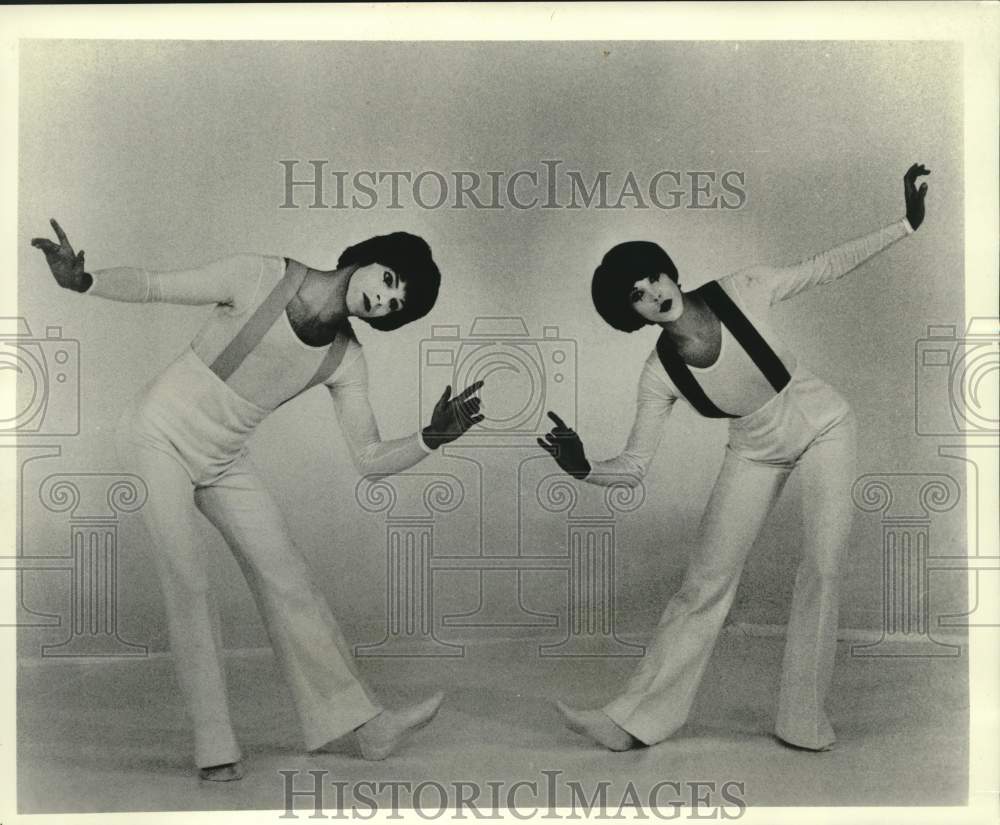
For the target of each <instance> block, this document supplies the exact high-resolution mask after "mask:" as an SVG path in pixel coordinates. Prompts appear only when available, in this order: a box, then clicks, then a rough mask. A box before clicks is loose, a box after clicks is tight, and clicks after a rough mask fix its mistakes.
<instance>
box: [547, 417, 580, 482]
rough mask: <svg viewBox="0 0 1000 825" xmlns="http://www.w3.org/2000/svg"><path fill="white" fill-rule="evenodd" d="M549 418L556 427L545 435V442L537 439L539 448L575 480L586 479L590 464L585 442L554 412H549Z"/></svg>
mask: <svg viewBox="0 0 1000 825" xmlns="http://www.w3.org/2000/svg"><path fill="white" fill-rule="evenodd" d="M549 418H551V419H552V420H553V421H554V422H555V427H553V428H552V430H550V431H549V432H548V433H546V434H545V440H544V441H543V440H542V439H541V438H539V439H537V441H538V446H539V447H541V448H542V449H543V450H545V452H547V453H548V454H549V455H550V456H552V457H553V458H554V459H555V460H556V464H558V465H559V466H560V467H562V468H563V470H565V471H566V472H567V473H569V474H570V475H571V476H573V477H574V478H586V477H587V476H588V475H590V462H589V461H587V456H586V455H584V452H583V442H582V441H580V436H578V435H577V434H576V433H575V432H574V431H573V430H571V429H570V428H569V427H567V426H566V423H565V422H564V421H563V420H562V419H561V418H560V417H559V416H558V415H556V414H555V413H554V412H552V411H551V410H550V411H549Z"/></svg>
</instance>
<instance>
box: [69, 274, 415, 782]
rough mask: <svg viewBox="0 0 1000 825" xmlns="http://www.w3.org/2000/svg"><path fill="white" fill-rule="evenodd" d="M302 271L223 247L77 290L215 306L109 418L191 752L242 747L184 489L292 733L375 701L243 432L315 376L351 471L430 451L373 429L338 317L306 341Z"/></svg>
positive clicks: (232, 753) (311, 736) (205, 757)
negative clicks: (248, 594)
mask: <svg viewBox="0 0 1000 825" xmlns="http://www.w3.org/2000/svg"><path fill="white" fill-rule="evenodd" d="M304 274H305V268H304V267H302V265H301V264H297V263H295V262H290V263H286V261H285V259H284V258H277V257H263V256H256V255H237V256H234V257H230V258H225V259H222V260H220V261H216V262H214V263H212V264H209V265H208V266H205V267H201V268H198V269H192V270H184V271H176V272H150V271H148V270H144V269H132V268H118V269H110V270H100V271H97V272H95V273H93V277H94V282H93V284H92V286H91V288H90V289H89V290H88V292H87V294H92V295H97V296H100V297H104V298H110V299H112V300H119V301H167V302H171V303H184V304H214V305H215V309H214V311H213V313H212V315H211V317H210V318H209V319H208V321H207V322H206V324H205V325H204V326H203V328H202V329H201V331H200V332H199V333H198V335H197V337H196V338H195V339H194V341H193V342H192V345H191V347H190V348H188V349H186V350H185V351H184V353H183V354H182V355H181V356H180V357H179V358H178V359H177V360H176V361H174V363H173V364H171V365H170V366H169V367H167V369H166V370H165V371H164V372H163V373H162V374H161V375H160V376H159V377H157V378H156V379H155V380H154V381H152V382H151V383H150V384H149V385H148V386H147V387H146V389H145V391H144V392H143V393H142V394H141V395H140V396H139V398H137V399H136V401H135V402H133V404H132V405H130V406H129V407H128V408H127V409H126V410H125V411H124V414H123V415H122V416H121V419H120V423H119V428H118V448H119V454H120V456H121V459H122V461H123V463H124V464H125V465H126V467H127V469H128V470H129V471H131V472H134V473H137V474H138V475H139V476H140V477H141V478H142V479H143V480H144V481H145V482H146V484H147V486H148V488H149V499H148V503H147V505H146V506H145V508H144V509H143V515H144V518H145V521H146V524H147V526H148V528H149V531H150V533H151V534H152V538H153V542H154V545H153V559H154V561H155V564H156V569H157V573H158V576H159V579H160V582H161V585H162V589H163V595H164V601H165V607H166V614H167V620H168V625H169V638H170V647H171V650H172V653H173V657H174V661H175V665H176V669H177V674H178V677H179V681H180V684H181V687H182V690H183V692H184V694H185V697H186V700H187V705H188V709H189V712H190V716H191V719H192V721H193V723H194V737H195V748H194V750H195V762H196V764H197V765H198V766H199V767H208V766H212V765H220V764H225V763H229V762H235V761H237V760H239V759H240V749H239V746H238V744H237V742H236V737H235V735H234V733H233V728H232V724H231V722H230V718H229V710H228V703H227V697H226V688H225V681H224V677H223V665H222V644H221V640H220V637H219V622H218V615H217V612H216V608H215V605H214V602H213V598H212V593H211V588H210V586H209V583H208V580H207V578H206V575H205V568H204V560H203V557H202V547H201V542H200V541H199V540H198V533H197V525H196V522H195V519H196V516H195V513H194V509H193V508H192V506H191V504H192V499H193V502H194V504H195V505H196V506H197V508H198V509H199V510H200V511H201V512H202V513H203V514H204V515H205V516H206V517H207V518H208V520H209V521H210V522H211V523H212V524H213V525H215V527H216V528H218V530H219V531H220V532H221V533H222V535H223V536H224V537H225V539H226V542H227V543H228V545H229V547H230V548H231V550H232V552H233V554H234V555H235V557H236V559H237V561H238V562H239V565H240V567H241V569H242V571H243V573H244V575H245V576H246V579H247V582H248V583H249V585H250V588H251V591H252V592H253V595H254V598H255V600H256V602H257V605H258V608H259V610H260V613H261V616H262V618H263V620H264V625H265V627H266V629H267V633H268V637H269V639H270V641H271V644H272V646H273V648H274V651H275V654H276V657H277V659H278V662H279V664H280V666H281V669H282V670H283V672H284V675H285V678H286V679H287V681H288V684H289V687H290V688H291V692H292V695H293V697H294V701H295V706H296V710H297V712H298V716H299V719H300V722H301V726H302V731H303V734H304V739H305V745H306V747H307V748H309V749H314V748H317V747H320V746H321V745H323V744H325V743H326V742H329V741H330V740H332V739H334V738H336V737H339V736H342V735H344V734H345V733H348V732H349V731H351V730H353V729H354V728H357V727H358V726H359V725H361V724H363V723H364V722H365V721H367V720H368V719H371V718H372V717H373V716H375V715H376V714H377V713H378V712H379V711H380V710H381V708H380V707H379V706H378V705H377V704H376V703H375V701H374V700H373V699H372V698H371V697H370V696H369V694H368V693H367V691H366V690H365V688H364V686H363V684H362V683H361V681H360V679H359V678H358V675H357V673H356V671H355V669H354V667H353V663H352V660H351V655H350V650H349V647H348V645H347V643H346V642H345V640H344V638H343V636H342V635H341V632H340V629H339V628H338V626H337V623H336V621H335V620H334V618H333V615H332V614H331V612H330V609H329V607H328V606H327V603H326V600H325V599H324V598H323V596H322V594H321V593H320V592H319V591H318V590H317V588H316V586H315V584H314V577H313V576H312V574H311V573H310V571H309V569H308V566H307V564H306V560H305V558H304V556H303V555H302V553H301V552H300V551H299V550H298V549H297V548H296V547H295V545H294V544H293V542H292V540H291V537H290V536H289V533H288V529H287V526H286V524H285V522H284V520H283V519H282V516H281V513H280V512H279V510H278V508H277V506H276V505H275V503H274V501H273V499H272V497H271V495H270V494H269V492H268V491H267V489H266V488H265V486H264V485H263V483H262V482H261V481H260V479H259V478H258V476H257V474H256V472H255V471H254V468H253V466H252V465H251V463H250V461H249V460H248V457H247V451H246V446H245V444H246V441H247V439H248V438H249V436H250V435H251V433H252V432H253V430H254V428H255V427H256V426H257V424H259V423H260V421H261V420H263V419H264V418H265V417H266V416H267V415H268V414H269V413H270V412H272V411H273V410H274V409H276V408H277V407H278V406H280V405H281V404H283V403H285V401H287V400H289V399H291V398H293V397H295V396H296V395H298V394H300V393H301V392H303V391H304V390H306V389H308V388H309V387H311V386H313V385H315V384H317V383H323V384H325V385H326V387H327V388H328V389H329V391H330V394H331V396H332V398H333V401H334V405H335V409H336V413H337V417H338V419H339V421H340V423H341V426H342V428H343V430H344V434H345V436H346V440H347V444H348V448H349V450H350V453H351V456H352V458H353V461H354V464H355V466H356V468H357V469H358V471H359V472H361V473H362V474H367V473H379V474H385V473H394V472H399V471H401V470H404V469H406V468H408V467H411V466H413V465H414V464H415V463H416V462H418V461H419V460H420V459H422V458H423V457H425V456H426V455H427V453H428V450H427V448H426V447H425V445H424V444H423V441H422V440H421V438H420V436H419V434H418V433H414V434H413V435H411V436H408V437H406V438H400V439H396V440H392V441H383V440H382V439H381V438H380V436H379V431H378V427H377V425H376V422H375V417H374V415H373V413H372V410H371V406H370V405H369V402H368V377H367V370H366V367H365V360H364V355H363V353H362V350H361V346H360V345H359V344H358V342H357V340H356V339H355V338H354V336H353V335H352V334H351V333H350V330H349V328H347V327H345V328H344V329H343V330H342V331H341V333H340V334H339V335H338V336H337V339H336V340H335V341H334V342H333V343H332V344H331V345H330V346H329V347H325V346H324V347H312V346H309V345H307V344H305V343H304V342H303V341H301V340H300V339H299V338H298V337H297V336H296V334H295V332H294V331H293V329H292V327H291V324H290V322H289V320H288V316H287V314H286V313H285V306H286V305H287V302H288V300H289V299H290V298H291V296H292V295H294V294H295V290H296V289H297V288H298V284H299V283H301V280H302V278H303V277H304Z"/></svg>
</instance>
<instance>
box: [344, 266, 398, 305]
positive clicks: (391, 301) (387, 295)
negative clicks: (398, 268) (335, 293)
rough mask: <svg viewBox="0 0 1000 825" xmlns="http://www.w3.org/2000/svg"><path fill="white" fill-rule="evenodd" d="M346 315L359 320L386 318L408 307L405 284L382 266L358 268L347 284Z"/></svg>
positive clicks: (387, 268)
mask: <svg viewBox="0 0 1000 825" xmlns="http://www.w3.org/2000/svg"><path fill="white" fill-rule="evenodd" d="M346 300H347V312H348V313H349V314H350V315H353V316H355V317H356V318H384V317H385V316H386V315H391V314H392V313H393V312H398V311H399V310H400V309H402V308H403V306H404V305H405V304H406V284H405V283H403V282H402V281H401V280H400V278H399V276H398V275H397V274H396V273H395V272H394V271H393V270H391V269H389V267H387V266H382V264H377V263H376V264H368V265H367V266H359V267H358V268H357V269H355V270H354V272H353V274H352V275H351V280H350V282H349V283H348V285H347V299H346Z"/></svg>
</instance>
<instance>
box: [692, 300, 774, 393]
mask: <svg viewBox="0 0 1000 825" xmlns="http://www.w3.org/2000/svg"><path fill="white" fill-rule="evenodd" d="M698 292H700V293H701V294H702V296H704V298H705V303H706V304H708V306H709V308H710V309H711V310H712V312H714V313H715V314H716V315H717V316H718V318H719V320H720V321H722V323H724V324H725V325H726V328H727V329H728V330H729V331H730V332H731V333H732V335H733V338H735V339H736V340H737V341H738V342H739V344H740V346H741V347H743V350H744V351H745V352H746V354H747V355H749V356H750V359H751V360H752V361H753V362H754V364H756V365H757V369H759V370H760V371H761V372H762V373H763V374H764V377H765V378H766V379H767V381H768V383H769V384H770V385H771V386H772V387H774V391H775V392H781V391H782V390H783V389H784V388H785V386H786V385H787V384H788V382H789V381H791V380H792V377H791V376H790V375H789V374H788V370H787V369H786V368H785V365H784V364H783V363H782V362H781V359H780V358H779V357H778V354H777V353H776V352H775V351H774V350H773V349H771V345H770V344H768V343H767V341H765V340H764V336H762V335H761V334H760V333H759V332H757V328H756V327H755V326H754V325H753V324H751V323H750V319H749V318H747V316H746V315H744V314H743V311H742V310H741V309H740V308H739V307H738V306H736V303H735V302H734V301H733V299H732V298H730V297H729V295H728V294H726V291H725V290H724V289H723V288H722V287H721V286H720V285H719V282H718V281H709V282H708V283H707V284H705V285H704V286H703V287H701V288H700V289H699V290H698Z"/></svg>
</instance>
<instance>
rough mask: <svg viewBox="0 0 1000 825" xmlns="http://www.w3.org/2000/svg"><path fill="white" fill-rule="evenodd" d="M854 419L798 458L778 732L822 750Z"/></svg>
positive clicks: (829, 732) (828, 730)
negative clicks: (795, 540) (799, 537)
mask: <svg viewBox="0 0 1000 825" xmlns="http://www.w3.org/2000/svg"><path fill="white" fill-rule="evenodd" d="M855 430H856V425H855V420H854V416H853V415H849V416H848V417H846V418H845V419H844V420H843V421H841V422H840V423H838V424H837V425H836V426H835V427H833V428H832V429H830V430H829V431H828V432H826V433H824V434H823V435H822V436H820V437H819V438H817V439H816V441H814V442H813V443H812V444H811V445H810V446H809V448H808V449H807V450H806V451H805V453H804V454H803V455H802V457H801V458H800V459H799V463H798V473H799V474H800V476H801V478H802V517H803V523H802V527H803V545H802V559H801V561H800V563H799V567H798V571H797V573H796V576H795V588H794V590H793V592H792V606H791V611H790V613H789V618H788V631H787V638H786V642H785V655H784V661H783V663H782V669H781V691H780V693H779V700H778V714H777V722H776V725H775V733H777V735H778V736H779V737H781V738H782V739H783V740H785V741H786V742H789V743H791V744H793V745H798V746H799V747H803V748H810V749H812V750H822V749H824V748H827V747H829V746H830V745H831V744H832V743H833V742H834V739H835V737H834V733H833V728H832V727H831V725H830V722H829V720H828V719H827V716H826V712H825V710H824V708H823V704H824V701H825V699H826V695H827V693H828V691H829V688H830V682H831V681H832V678H833V665H834V659H835V655H836V650H837V620H838V606H839V602H840V580H841V576H842V572H843V564H844V556H845V553H846V548H847V543H848V539H849V536H850V531H851V521H852V513H853V505H852V503H851V485H852V484H853V483H854V478H855V473H856V469H855V460H856V448H855Z"/></svg>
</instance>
